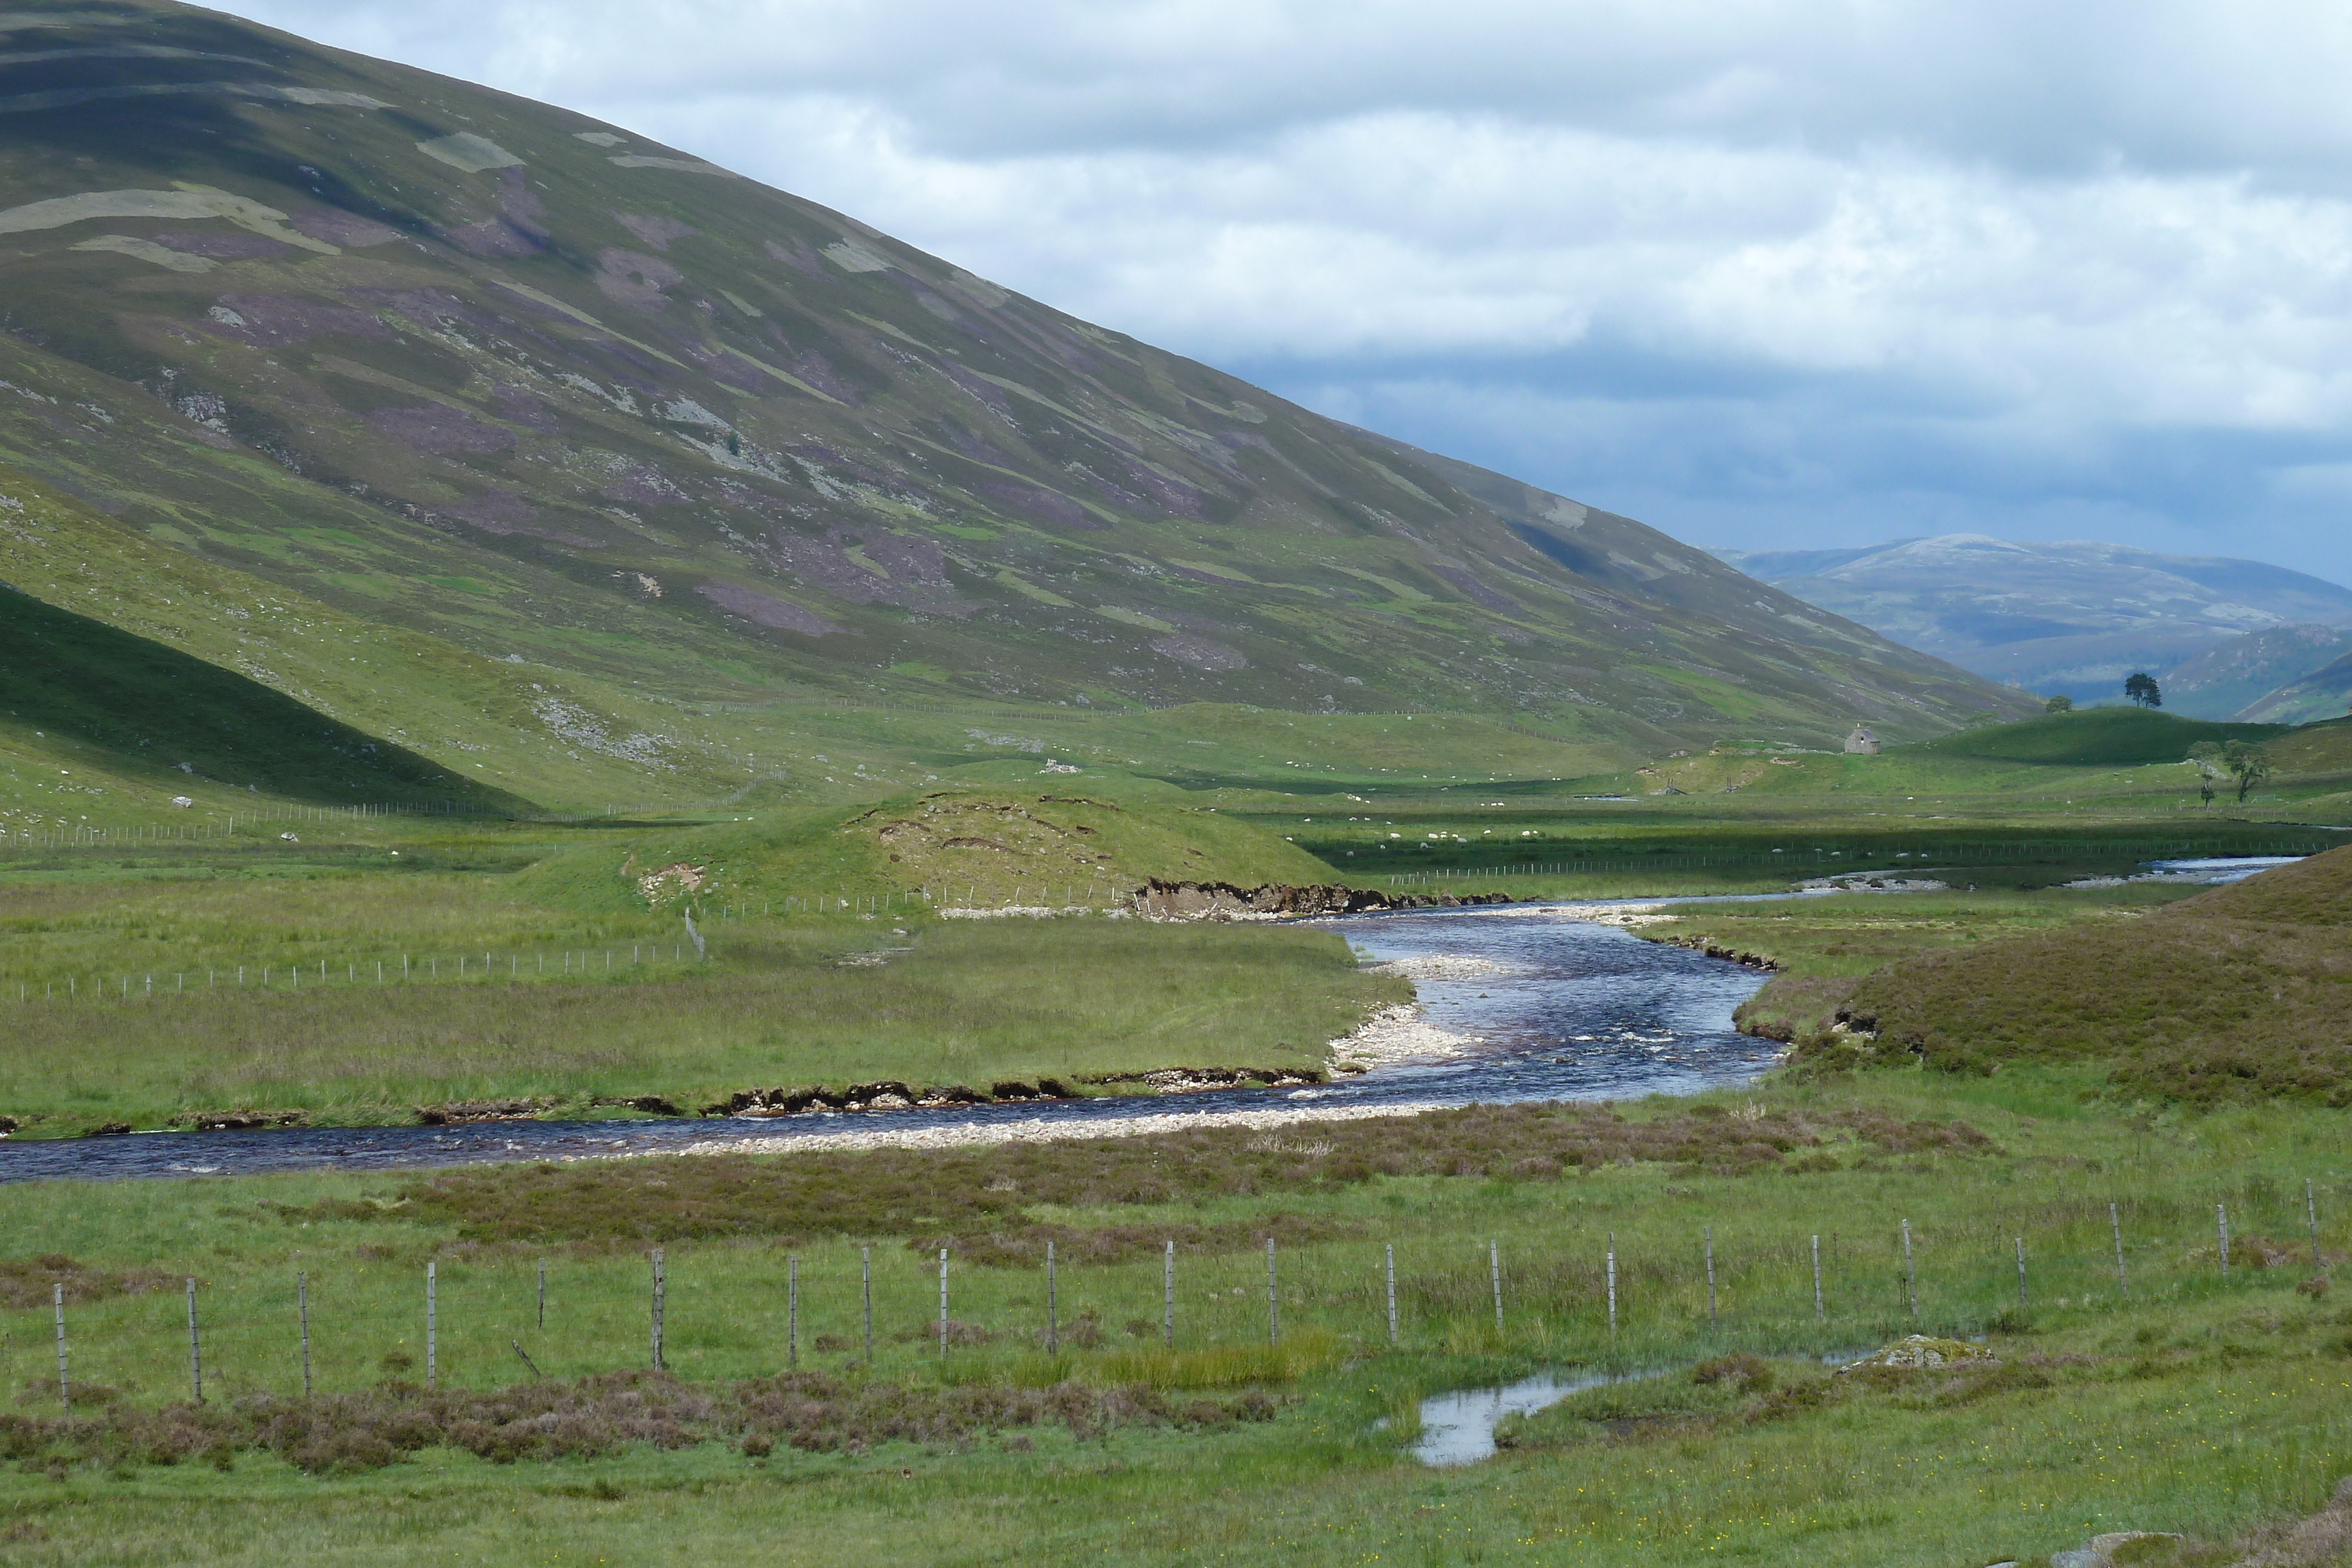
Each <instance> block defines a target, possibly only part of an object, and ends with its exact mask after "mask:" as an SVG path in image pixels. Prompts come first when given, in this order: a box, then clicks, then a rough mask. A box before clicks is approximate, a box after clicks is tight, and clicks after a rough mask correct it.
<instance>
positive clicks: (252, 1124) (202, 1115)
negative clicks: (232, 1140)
mask: <svg viewBox="0 0 2352 1568" xmlns="http://www.w3.org/2000/svg"><path fill="white" fill-rule="evenodd" d="M308 1119H309V1118H308V1113H305V1112H301V1111H183V1112H181V1113H179V1114H178V1115H176V1116H174V1117H173V1118H172V1119H171V1120H169V1121H167V1122H165V1123H164V1124H163V1125H165V1126H167V1127H186V1128H188V1129H190V1130H191V1131H194V1132H198V1133H252V1132H258V1131H260V1130H261V1129H262V1128H265V1127H299V1126H300V1125H302V1124H303V1123H304V1122H305V1121H306V1120H308Z"/></svg>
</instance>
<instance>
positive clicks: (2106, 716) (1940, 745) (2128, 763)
mask: <svg viewBox="0 0 2352 1568" xmlns="http://www.w3.org/2000/svg"><path fill="white" fill-rule="evenodd" d="M2285 729H2286V727H2285V726H2284V725H2275V724H2215V723H2210V722H2208V721H2206V720H2204V719H2195V718H2179V717H2176V716H2173V715H2171V714H2168V713H2157V712H2150V711H2148V710H2147V709H2145V708H2136V707H2106V708H2090V709H2087V710H2085V711H2083V712H2080V713H2063V714H2051V715H2048V716H2044V717H2042V718H2029V719H2025V720H2022V721H2021V722H2019V723H2017V724H1995V725H1987V726H1985V727H1982V728H1979V729H1970V730H1963V731H1961V732H1960V733H1959V734H1958V735H1947V736H1943V737H1938V738H1937V739H1935V740H1927V741H1921V742H1919V743H1918V744H1917V745H1916V746H1909V747H1904V748H1903V749H1904V751H1905V752H1906V754H1918V753H1927V754H1931V755H1934V756H1937V757H1951V758H1960V757H1966V758H1975V759H1977V760H1979V761H1985V762H2038V763H2043V764H2047V765H2049V766H2052V767H2076V768H2131V767H2137V766H2138V765H2140V764H2142V763H2147V762H2178V761H2179V760H2180V759H2181V758H2185V757H2187V756H2188V755H2189V747H2192V746H2194V745H2196V744H2197V743H2198V742H2199V741H2202V740H2210V741H2215V742H2221V741H2230V740H2243V741H2251V742H2257V743H2258V742H2261V741H2265V740H2269V739H2272V738H2273V737H2276V736H2279V735H2281V734H2283V733H2284V731H2285Z"/></svg>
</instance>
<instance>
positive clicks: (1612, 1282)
mask: <svg viewBox="0 0 2352 1568" xmlns="http://www.w3.org/2000/svg"><path fill="white" fill-rule="evenodd" d="M1609 1332H1610V1333H1612V1334H1614V1333H1616V1332H1617V1233H1616V1232H1615V1231H1613V1230H1612V1231H1611V1232H1610V1233H1609Z"/></svg>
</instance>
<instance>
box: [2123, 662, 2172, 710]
mask: <svg viewBox="0 0 2352 1568" xmlns="http://www.w3.org/2000/svg"><path fill="white" fill-rule="evenodd" d="M2124 695H2126V696H2127V697H2129V698H2130V699H2131V700H2132V701H2134V702H2136V703H2137V704H2138V705H2139V706H2142V707H2162V706H2164V694H2163V693H2162V692H2161V691H2158V689H2157V685H2156V677H2155V676H2154V675H2151V674H2148V673H2147V671H2146V670H2134V671H2133V672H2132V673H2131V674H2129V675H2126V677H2125V678H2124Z"/></svg>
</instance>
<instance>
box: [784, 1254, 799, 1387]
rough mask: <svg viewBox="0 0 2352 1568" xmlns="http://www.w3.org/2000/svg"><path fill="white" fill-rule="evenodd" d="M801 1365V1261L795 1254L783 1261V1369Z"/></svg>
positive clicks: (791, 1368) (796, 1367)
mask: <svg viewBox="0 0 2352 1568" xmlns="http://www.w3.org/2000/svg"><path fill="white" fill-rule="evenodd" d="M800 1364H801V1260H800V1254H799V1253H797V1252H795V1253H793V1255H792V1256H791V1257H789V1258H787V1259H785V1260H784V1368H785V1370H786V1371H793V1370H796V1369H798V1367H799V1366H800Z"/></svg>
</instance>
